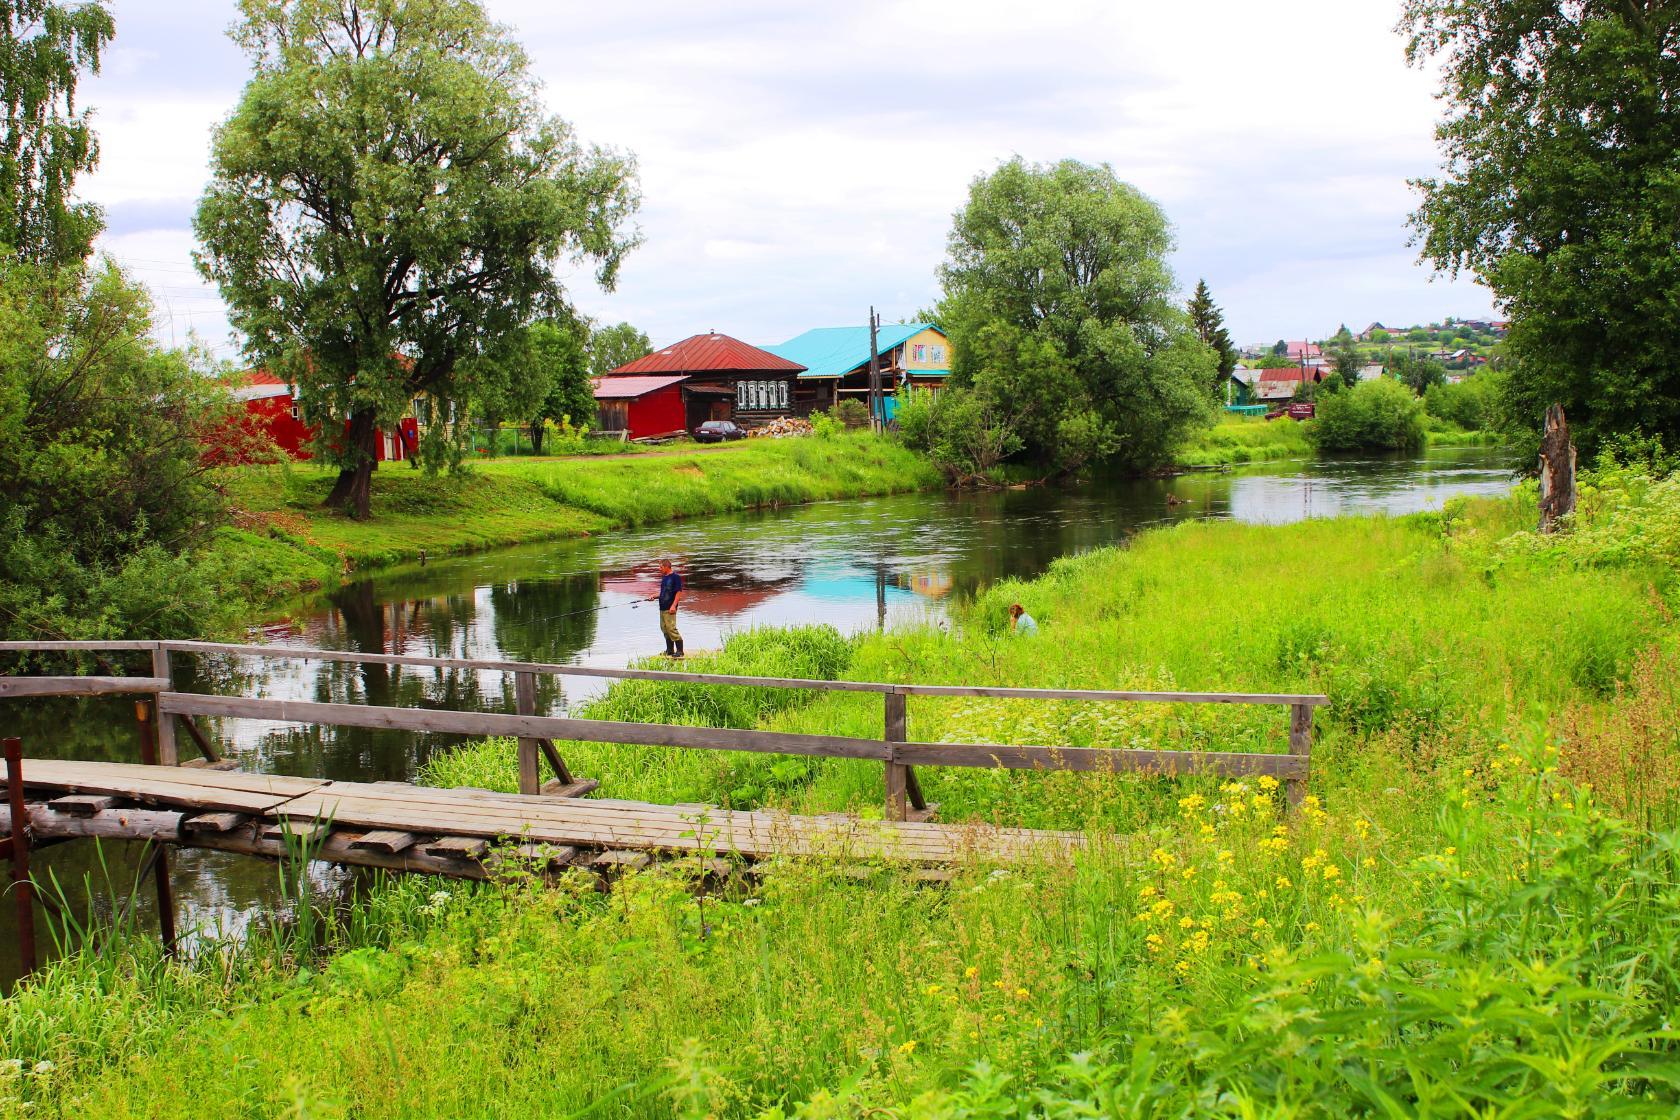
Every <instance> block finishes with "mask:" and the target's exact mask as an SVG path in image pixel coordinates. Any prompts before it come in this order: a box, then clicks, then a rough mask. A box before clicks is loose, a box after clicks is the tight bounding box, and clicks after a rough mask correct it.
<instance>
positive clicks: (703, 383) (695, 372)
mask: <svg viewBox="0 0 1680 1120" xmlns="http://www.w3.org/2000/svg"><path fill="white" fill-rule="evenodd" d="M803 372H805V367H804V366H803V365H801V364H800V363H798V362H792V361H789V360H788V359H786V358H783V357H780V356H778V355H776V354H772V353H770V352H769V351H768V350H761V349H760V348H758V347H757V346H753V345H750V344H749V343H745V342H742V341H741V340H740V339H738V338H732V337H730V336H729V335H726V334H719V333H717V332H716V331H711V332H708V333H706V334H697V335H693V336H691V337H689V338H685V339H683V340H682V341H681V342H676V343H673V344H671V345H670V346H667V347H665V348H664V349H662V350H655V351H654V352H653V353H651V354H649V355H647V356H646V357H644V358H638V359H636V360H635V361H633V362H630V363H628V364H627V365H622V366H619V367H618V368H617V369H615V370H613V371H612V372H611V373H608V374H607V375H606V376H605V377H601V378H597V379H596V381H595V402H596V405H597V407H598V420H599V425H598V426H599V428H600V430H601V431H603V432H623V433H625V434H626V436H627V437H628V438H630V439H658V438H662V437H665V436H674V435H681V434H682V433H683V432H686V431H692V430H693V429H695V428H698V427H699V426H700V425H701V424H703V423H705V422H706V421H708V420H733V421H735V422H736V423H737V424H739V425H741V426H742V427H743V428H751V427H755V426H757V425H761V424H765V423H768V422H769V421H771V420H774V419H776V418H777V417H780V416H806V415H809V414H810V413H811V412H812V411H814V410H816V409H818V408H827V407H829V406H831V405H832V404H833V394H832V388H828V391H827V394H826V395H825V392H824V390H825V388H827V387H826V386H825V385H823V384H809V385H801V384H799V382H798V376H799V374H801V373H803Z"/></svg>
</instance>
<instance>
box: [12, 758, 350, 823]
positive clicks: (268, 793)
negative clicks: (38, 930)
mask: <svg viewBox="0 0 1680 1120" xmlns="http://www.w3.org/2000/svg"><path fill="white" fill-rule="evenodd" d="M23 784H24V786H25V788H29V789H52V790H56V791H62V792H69V793H103V794H111V795H114V796H117V797H121V798H124V799H126V800H132V801H141V802H145V803H147V804H159V803H170V804H173V805H175V806H176V807H177V808H190V809H231V810H239V811H244V812H255V813H260V812H265V811H267V810H270V809H273V808H274V807H276V806H278V805H280V804H282V803H283V802H286V801H289V800H290V799H292V798H293V797H297V796H299V795H300V794H304V793H308V792H311V791H313V790H316V789H319V788H320V787H322V786H324V785H327V784H328V783H327V782H325V781H324V780H322V779H320V778H291V777H285V776H282V775H278V774H251V773H244V772H240V771H229V772H222V771H216V770H198V769H188V768H186V767H180V766H172V767H167V768H165V767H161V766H143V765H136V764H133V763H123V762H66V761H60V760H57V759H44V758H43V759H26V760H25V765H24V768H23Z"/></svg>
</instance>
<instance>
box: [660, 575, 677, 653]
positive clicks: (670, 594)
mask: <svg viewBox="0 0 1680 1120" xmlns="http://www.w3.org/2000/svg"><path fill="white" fill-rule="evenodd" d="M682 594H683V578H682V576H680V575H678V574H677V573H676V572H675V571H673V570H672V569H671V562H670V561H669V560H661V561H660V562H659V632H660V633H661V634H663V635H665V656H666V657H679V658H680V657H681V656H682V655H683V640H682V634H681V633H680V632H679V631H678V630H677V603H679V602H680V601H681V600H682Z"/></svg>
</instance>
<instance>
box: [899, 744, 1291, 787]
mask: <svg viewBox="0 0 1680 1120" xmlns="http://www.w3.org/2000/svg"><path fill="white" fill-rule="evenodd" d="M898 757H899V758H900V759H901V760H902V761H904V762H908V763H912V764H915V765H922V766H929V765H931V766H981V767H989V768H993V769H997V768H1002V769H1009V770H1079V771H1098V772H1109V773H1123V772H1128V771H1131V772H1142V773H1149V774H1228V775H1231V776H1232V777H1236V776H1239V775H1245V774H1270V775H1271V776H1272V777H1274V778H1277V779H1279V780H1284V779H1287V778H1291V777H1297V776H1300V775H1303V774H1305V773H1306V767H1307V761H1306V759H1304V758H1300V757H1297V756H1294V755H1287V754H1237V753H1232V752H1227V751H1141V750H1104V749H1099V748H1093V747H1025V746H1022V747H1013V746H1012V747H1002V746H988V745H980V744H967V743H906V744H904V745H903V746H901V747H899V748H898Z"/></svg>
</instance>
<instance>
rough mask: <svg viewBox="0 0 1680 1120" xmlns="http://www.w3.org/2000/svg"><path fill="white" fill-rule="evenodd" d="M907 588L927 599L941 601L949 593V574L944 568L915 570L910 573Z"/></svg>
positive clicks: (950, 585) (950, 584) (950, 582)
mask: <svg viewBox="0 0 1680 1120" xmlns="http://www.w3.org/2000/svg"><path fill="white" fill-rule="evenodd" d="M909 587H910V590H911V591H914V592H915V593H916V594H918V595H925V596H927V597H928V598H929V599H943V598H945V596H947V595H949V594H950V593H951V587H952V581H951V573H950V571H949V569H946V568H931V567H930V568H917V569H916V570H914V571H912V572H911V573H910V578H909Z"/></svg>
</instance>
